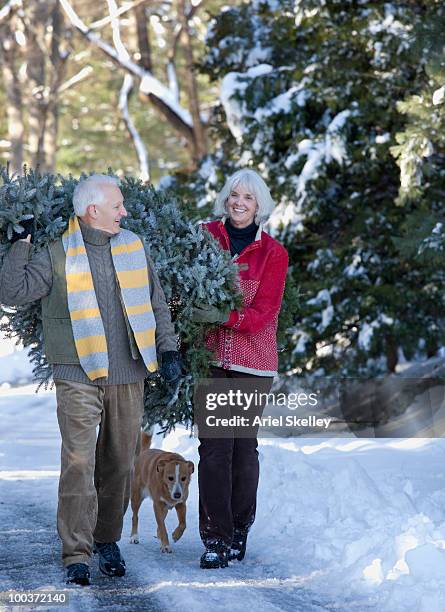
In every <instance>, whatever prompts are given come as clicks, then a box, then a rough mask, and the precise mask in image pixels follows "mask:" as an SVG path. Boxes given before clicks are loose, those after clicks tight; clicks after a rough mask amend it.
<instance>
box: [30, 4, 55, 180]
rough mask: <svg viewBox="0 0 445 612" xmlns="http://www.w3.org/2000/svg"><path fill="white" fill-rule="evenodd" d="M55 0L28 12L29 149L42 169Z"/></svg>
mask: <svg viewBox="0 0 445 612" xmlns="http://www.w3.org/2000/svg"><path fill="white" fill-rule="evenodd" d="M52 4H53V1H51V2H46V1H45V0H35V1H34V2H33V3H32V4H31V6H30V7H29V10H28V12H27V13H26V21H25V24H26V30H25V33H26V61H27V67H26V74H27V77H28V86H29V100H28V113H29V120H28V147H29V154H30V157H31V165H32V167H33V168H36V167H37V165H39V166H40V168H41V169H42V170H43V169H44V165H45V158H44V153H43V134H44V131H45V123H46V110H47V104H46V100H45V93H46V91H45V34H46V29H47V19H48V9H50V8H52V7H51V6H50V5H52Z"/></svg>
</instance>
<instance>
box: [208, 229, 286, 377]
mask: <svg viewBox="0 0 445 612" xmlns="http://www.w3.org/2000/svg"><path fill="white" fill-rule="evenodd" d="M203 227H204V228H205V229H207V230H208V231H209V232H210V233H211V234H212V235H213V236H214V237H215V238H217V239H218V241H219V243H220V245H221V247H222V248H223V249H225V250H227V251H228V250H229V249H230V241H229V236H228V234H227V231H226V228H225V227H224V219H223V220H222V221H212V222H211V223H205V224H203ZM233 261H235V262H236V263H237V264H239V267H240V269H239V278H240V287H241V291H242V293H243V298H244V305H243V308H242V310H241V311H237V310H232V312H231V313H230V317H229V319H228V321H226V322H225V323H223V324H222V325H218V327H216V328H213V329H212V330H211V331H210V332H209V333H208V335H207V338H206V345H207V347H208V348H209V349H210V350H212V351H213V352H214V354H215V362H214V363H215V364H216V365H218V366H219V367H222V368H224V369H227V370H236V371H238V372H246V373H249V374H256V375H257V376H275V375H276V373H277V368H278V353H277V322H278V313H279V312H280V308H281V301H282V299H283V292H284V284H285V280H286V273H287V266H288V256H287V251H286V249H285V248H284V247H283V246H282V245H281V244H280V243H279V242H277V241H276V240H274V239H273V238H272V237H271V236H269V234H267V233H266V232H264V231H263V230H262V229H261V227H260V228H259V229H258V232H257V234H256V236H255V240H254V242H252V243H251V244H249V245H248V246H247V247H245V248H244V249H243V250H242V251H241V253H240V254H239V255H235V256H234V257H233Z"/></svg>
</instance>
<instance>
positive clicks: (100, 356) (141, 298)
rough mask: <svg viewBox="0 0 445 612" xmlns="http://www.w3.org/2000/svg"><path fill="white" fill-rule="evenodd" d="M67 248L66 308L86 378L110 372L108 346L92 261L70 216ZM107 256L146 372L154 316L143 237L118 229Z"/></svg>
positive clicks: (150, 365)
mask: <svg viewBox="0 0 445 612" xmlns="http://www.w3.org/2000/svg"><path fill="white" fill-rule="evenodd" d="M62 243H63V248H64V250H65V253H66V266H65V272H66V284H67V291H68V309H69V312H70V317H71V325H72V328H73V335H74V341H75V344H76V350H77V354H78V356H79V360H80V365H81V366H82V368H83V370H84V371H85V373H86V375H87V376H88V378H89V379H90V380H95V379H96V378H101V377H103V376H105V377H106V376H108V351H107V341H106V338H105V330H104V326H103V322H102V318H101V316H100V311H99V305H98V303H97V298H96V292H95V290H94V285H93V277H92V275H91V270H90V264H89V261H88V256H87V252H86V250H85V244H84V241H83V236H82V232H81V229H80V225H79V221H78V219H77V217H76V216H74V217H71V219H70V221H69V225H68V229H67V230H66V231H65V233H64V234H63V236H62ZM110 244H111V256H112V258H113V264H114V268H115V271H116V276H117V280H118V283H119V287H120V290H121V293H122V299H123V302H124V305H125V311H126V313H127V316H128V320H129V321H130V325H131V329H132V330H133V333H134V337H135V340H136V344H137V345H138V348H139V351H140V353H141V355H142V359H143V360H144V363H145V365H146V367H147V370H148V371H149V372H154V371H155V370H157V368H158V364H157V360H156V344H155V330H156V321H155V317H154V314H153V310H152V307H151V302H150V289H149V280H148V270H147V260H146V258H145V251H144V247H143V245H142V242H141V240H140V239H139V238H138V237H137V236H136V234H133V232H130V231H128V230H125V229H122V230H121V231H120V232H119V233H118V234H115V235H114V236H112V238H111V239H110Z"/></svg>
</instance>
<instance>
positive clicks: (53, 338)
mask: <svg viewBox="0 0 445 612" xmlns="http://www.w3.org/2000/svg"><path fill="white" fill-rule="evenodd" d="M43 336H44V341H45V354H46V359H47V361H48V363H53V364H54V363H65V364H79V363H80V361H79V357H78V355H77V351H76V345H75V343H74V336H73V328H72V326H71V319H67V318H62V319H59V318H52V317H48V318H45V319H44V320H43Z"/></svg>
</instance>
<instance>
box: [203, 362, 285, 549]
mask: <svg viewBox="0 0 445 612" xmlns="http://www.w3.org/2000/svg"><path fill="white" fill-rule="evenodd" d="M210 376H211V377H212V378H231V379H234V386H233V389H234V390H236V388H237V385H236V379H237V378H252V379H257V380H255V384H257V385H258V389H259V391H261V392H263V393H268V392H269V391H270V388H271V387H272V382H273V378H272V377H263V376H254V375H249V374H244V373H242V372H235V371H232V370H223V369H222V368H213V367H212V368H211V369H210ZM263 408H264V407H263ZM260 412H261V413H262V408H261V409H260ZM257 430H258V428H256V431H255V433H254V437H249V438H246V437H244V438H243V437H238V436H237V435H236V431H234V435H233V437H227V438H199V441H200V445H199V449H198V450H199V457H200V459H199V466H198V484H199V532H200V535H201V539H202V541H203V542H204V545H207V544H208V543H210V542H212V541H214V540H216V539H217V540H222V541H223V542H224V543H225V544H227V546H230V545H231V543H232V538H233V530H234V528H236V529H242V530H245V531H248V530H249V528H250V526H251V525H252V524H253V522H254V520H255V511H256V495H257V489H258V479H259V462H258V451H257V447H258V440H257V437H256V433H257Z"/></svg>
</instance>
